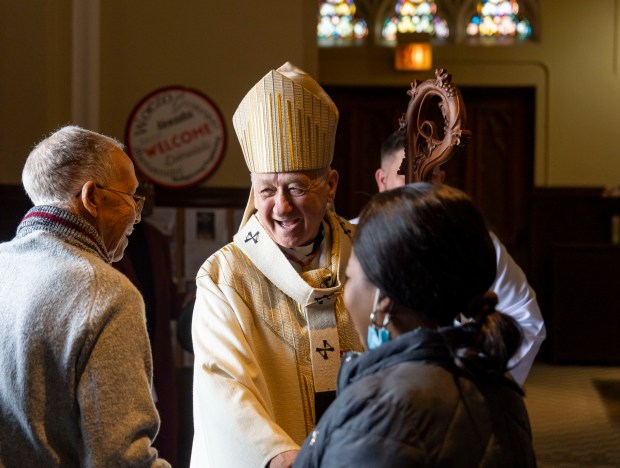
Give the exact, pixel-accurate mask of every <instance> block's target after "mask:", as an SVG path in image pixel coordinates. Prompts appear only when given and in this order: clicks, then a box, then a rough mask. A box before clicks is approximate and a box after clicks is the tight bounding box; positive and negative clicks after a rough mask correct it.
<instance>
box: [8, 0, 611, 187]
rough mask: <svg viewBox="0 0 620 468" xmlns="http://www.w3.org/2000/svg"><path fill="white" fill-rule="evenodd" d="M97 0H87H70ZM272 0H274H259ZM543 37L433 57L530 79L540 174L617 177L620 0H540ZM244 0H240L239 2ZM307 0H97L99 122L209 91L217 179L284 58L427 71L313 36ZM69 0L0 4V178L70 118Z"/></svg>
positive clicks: (235, 155)
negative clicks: (177, 89) (165, 90)
mask: <svg viewBox="0 0 620 468" xmlns="http://www.w3.org/2000/svg"><path fill="white" fill-rule="evenodd" d="M77 1H94V0H77ZM267 4H268V8H265V5H267ZM540 4H541V8H540V13H541V25H542V34H541V42H540V43H538V44H535V45H523V46H517V47H470V46H442V47H436V48H435V61H434V66H435V67H443V68H447V69H448V71H449V72H450V73H451V74H452V75H453V80H454V82H455V83H456V84H457V85H462V86H476V85H481V86H482V85H485V86H486V85H488V86H502V85H510V86H514V85H527V86H535V87H536V90H537V94H536V124H535V128H536V143H535V161H536V169H535V170H536V174H535V180H536V184H537V185H539V186H544V185H550V186H563V185H573V186H600V185H605V184H618V183H620V157H618V150H617V145H616V140H615V137H616V135H617V134H618V133H620V75H619V73H620V63H619V61H620V54H619V50H618V49H619V41H620V33H619V18H618V14H619V13H618V12H619V11H620V6H619V4H620V0H597V1H596V2H592V5H590V2H585V3H584V2H583V1H581V0H543V1H541V2H540ZM238 5H244V7H243V10H242V11H241V12H240V11H239V9H238ZM315 6H316V3H315V2H314V0H298V1H293V0H271V1H270V2H268V3H267V2H256V1H250V0H239V1H236V2H228V1H216V0H211V1H205V0H187V1H185V2H174V3H172V2H167V1H162V0H154V1H146V0H134V1H121V0H106V1H101V6H100V8H101V12H100V24H101V41H100V45H101V60H100V74H99V87H100V100H99V119H98V121H99V127H100V128H98V130H100V131H102V132H104V133H107V134H110V135H113V136H115V137H117V138H121V139H122V138H123V133H124V127H125V123H126V121H127V118H128V116H129V113H130V111H131V109H132V108H133V106H134V105H135V104H136V103H137V102H138V101H139V100H140V99H141V98H142V97H143V96H144V95H146V94H147V93H149V92H150V91H152V90H154V89H155V88H158V87H160V86H166V85H171V84H181V85H186V86H190V87H194V88H196V89H198V90H200V91H202V92H203V93H205V94H206V95H207V96H209V97H210V98H211V99H212V100H213V101H214V102H215V103H216V104H217V105H218V107H219V108H220V110H221V111H222V113H223V115H224V119H225V121H226V122H227V124H228V147H227V151H226V155H225V158H224V160H223V162H222V164H221V166H220V168H219V169H218V170H217V172H216V173H215V174H214V175H213V176H212V177H211V178H210V179H209V180H208V181H207V182H206V185H207V186H213V187H223V186H230V187H242V186H247V185H248V179H247V178H246V177H245V176H244V177H239V174H244V175H245V174H246V172H247V171H246V169H245V165H244V163H243V160H242V156H241V152H240V149H239V145H238V143H237V141H236V138H235V136H234V132H233V130H232V126H231V125H230V119H231V117H232V114H233V112H234V110H235V108H236V106H237V104H238V102H239V101H240V99H241V98H242V96H243V95H244V93H245V92H246V91H247V90H248V89H249V87H250V86H251V85H252V84H253V83H254V82H256V81H257V80H258V79H259V78H260V77H262V76H263V75H264V74H265V73H266V72H267V71H268V70H269V69H270V68H275V67H277V66H279V65H280V64H282V63H283V62H284V61H286V60H290V61H293V62H295V63H297V64H298V65H299V66H301V67H302V68H305V69H306V70H308V71H309V72H310V73H313V74H316V73H317V71H318V77H319V79H320V80H321V81H322V82H324V83H326V84H344V85H368V84H377V85H386V84H387V85H395V86H403V87H407V86H408V84H409V82H410V81H411V80H412V79H414V78H415V79H425V78H427V77H430V76H431V75H429V74H426V75H413V74H407V73H405V74H402V73H397V72H394V71H393V70H392V51H391V49H388V48H372V47H361V48H356V49H344V48H338V49H321V50H320V53H317V48H316V46H315V45H314V41H313V33H314V31H313V24H314V21H313V19H312V15H313V11H314V10H313V9H314V8H315ZM71 11H72V8H71V1H70V0H54V2H47V1H44V0H26V1H23V0H6V1H4V2H1V3H0V39H1V43H0V102H1V103H2V106H0V128H1V129H2V130H1V138H0V183H18V182H19V179H20V173H21V167H22V165H23V161H24V159H25V157H26V155H27V153H28V151H29V149H30V148H31V146H32V144H34V143H35V142H36V141H37V140H39V139H40V138H41V136H43V135H44V134H46V133H48V132H50V131H52V130H54V129H55V128H57V127H58V126H60V125H63V124H65V123H68V122H70V121H71Z"/></svg>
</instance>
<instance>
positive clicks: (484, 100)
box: [325, 86, 535, 272]
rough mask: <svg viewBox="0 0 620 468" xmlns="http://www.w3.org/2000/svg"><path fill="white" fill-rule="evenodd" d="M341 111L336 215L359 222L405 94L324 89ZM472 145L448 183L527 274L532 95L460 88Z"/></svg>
mask: <svg viewBox="0 0 620 468" xmlns="http://www.w3.org/2000/svg"><path fill="white" fill-rule="evenodd" d="M325 89H326V91H327V93H328V94H329V95H330V96H331V97H332V99H333V100H334V102H335V103H336V105H337V106H338V109H339V110H340V121H339V124H338V132H337V136H336V149H335V155H334V163H333V167H334V168H335V169H337V170H338V172H339V173H340V182H339V185H338V192H337V195H336V201H335V203H336V211H337V212H338V213H339V214H341V215H342V216H345V217H347V218H353V217H356V216H357V215H358V214H359V211H360V210H361V208H362V207H363V206H364V204H365V203H366V202H367V201H368V199H369V198H370V197H371V196H372V195H373V194H375V193H376V192H377V186H376V184H375V180H374V172H375V170H376V169H377V168H378V167H379V164H380V156H379V154H380V147H381V143H382V142H383V140H384V139H385V138H387V137H388V136H389V135H390V133H392V132H393V131H394V130H396V129H397V128H398V121H399V118H400V117H401V116H402V115H403V113H404V112H405V110H406V108H407V104H408V103H409V96H408V95H407V91H408V89H409V88H408V87H403V88H400V87H399V88H394V87H329V86H328V87H325ZM460 91H461V94H462V96H463V100H464V102H465V106H466V110H467V125H466V127H465V128H467V129H469V130H471V132H472V138H470V139H469V140H467V142H466V146H465V147H464V148H461V149H459V150H458V151H457V152H456V154H455V155H454V156H453V158H452V159H451V160H450V161H448V162H447V163H446V164H444V166H443V168H444V169H445V170H446V173H447V177H446V183H447V184H450V185H453V186H455V187H458V188H461V189H462V190H464V191H465V192H467V193H468V194H469V195H470V196H471V197H472V198H473V199H474V200H475V201H476V203H477V205H478V206H479V208H480V209H481V210H482V211H483V213H484V214H485V216H486V217H487V220H488V222H489V224H490V227H491V229H492V230H493V231H494V232H495V233H496V234H497V235H498V236H499V237H500V238H501V240H502V242H503V243H504V244H505V245H506V247H507V248H508V250H509V252H510V253H511V254H512V255H513V257H514V258H515V260H516V261H517V263H519V265H521V267H522V268H523V269H524V270H526V272H527V267H528V257H529V239H528V236H529V203H530V196H531V193H532V189H533V181H534V178H533V175H534V115H535V112H534V111H535V107H534V106H535V102H534V100H535V90H534V88H530V87H520V88H473V87H472V88H460Z"/></svg>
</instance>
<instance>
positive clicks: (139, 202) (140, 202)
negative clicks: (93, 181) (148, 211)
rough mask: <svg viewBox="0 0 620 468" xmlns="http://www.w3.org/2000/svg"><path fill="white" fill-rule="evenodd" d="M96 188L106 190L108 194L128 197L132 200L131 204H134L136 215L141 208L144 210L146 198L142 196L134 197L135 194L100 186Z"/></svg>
mask: <svg viewBox="0 0 620 468" xmlns="http://www.w3.org/2000/svg"><path fill="white" fill-rule="evenodd" d="M97 188H100V189H101V190H108V191H109V192H115V193H120V194H121V195H128V196H130V197H131V198H132V199H133V202H134V204H135V208H136V213H140V212H142V208H144V202H145V201H146V197H144V196H142V195H135V194H131V193H127V192H121V191H120V190H114V189H111V188H107V187H102V186H101V185H97Z"/></svg>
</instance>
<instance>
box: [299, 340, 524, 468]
mask: <svg viewBox="0 0 620 468" xmlns="http://www.w3.org/2000/svg"><path fill="white" fill-rule="evenodd" d="M294 466H295V467H310V466H321V467H345V466H346V467H365V466H367V467H401V466H402V467H410V466H433V467H437V466H444V467H474V466H480V467H500V466H501V467H506V466H514V467H531V466H536V460H535V456H534V450H533V447H532V436H531V430H530V424H529V419H528V416H527V411H526V409H525V405H524V404H523V399H522V397H521V395H520V394H519V393H518V391H517V389H516V384H514V383H513V382H512V381H509V380H508V379H505V380H504V379H501V380H494V381H482V380H476V381H473V380H471V379H470V378H468V377H466V376H465V375H464V374H462V373H461V372H460V371H459V370H458V368H457V367H456V366H455V365H454V363H453V361H452V358H451V356H450V353H449V351H448V349H447V348H446V346H445V344H444V341H443V339H442V338H441V336H440V335H439V333H438V332H436V331H434V330H430V329H417V330H414V331H412V332H409V333H406V334H404V335H402V336H400V337H398V338H397V339H395V340H392V341H390V342H388V343H385V344H383V345H382V346H381V347H380V348H378V349H376V350H373V351H370V352H367V353H363V354H353V353H348V354H347V355H346V357H345V359H344V361H343V363H342V366H341V369H340V374H339V377H338V398H337V399H336V401H335V402H334V403H332V405H331V406H330V408H329V409H328V411H327V412H326V413H325V415H324V416H323V417H322V418H321V420H320V421H319V424H318V425H317V427H316V428H315V430H314V431H313V432H312V433H311V434H310V436H309V437H308V438H307V439H306V441H305V442H304V444H303V447H302V449H301V452H300V453H299V455H298V457H297V459H296V461H295V465H294Z"/></svg>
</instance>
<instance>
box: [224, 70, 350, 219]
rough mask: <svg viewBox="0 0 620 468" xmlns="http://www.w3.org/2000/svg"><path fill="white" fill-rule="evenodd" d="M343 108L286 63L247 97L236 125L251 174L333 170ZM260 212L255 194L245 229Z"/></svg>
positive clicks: (247, 212) (234, 117)
mask: <svg viewBox="0 0 620 468" xmlns="http://www.w3.org/2000/svg"><path fill="white" fill-rule="evenodd" d="M337 126H338V108H337V107H336V104H334V101H332V100H331V98H330V97H329V96H328V95H327V93H326V92H325V91H324V90H323V88H321V86H320V85H319V84H318V83H317V82H316V81H315V80H314V78H312V77H311V76H310V75H308V74H307V73H306V72H304V71H303V70H300V69H299V68H297V67H296V66H295V65H293V64H292V63H290V62H286V63H285V64H284V65H282V66H281V67H280V68H278V69H277V70H271V71H270V72H269V73H267V74H266V75H265V76H264V77H263V78H262V79H261V80H260V81H259V82H258V83H256V84H255V85H254V87H253V88H252V89H251V90H250V91H249V92H248V93H247V94H246V95H245V97H244V98H243V100H242V101H241V103H240V104H239V107H237V110H236V111H235V113H234V115H233V127H234V128H235V133H236V134H237V138H238V139H239V143H240V144H241V150H242V151H243V157H244V158H245V163H246V164H247V166H248V169H249V170H250V172H253V173H265V172H297V171H307V170H312V169H323V168H327V167H329V166H330V164H331V162H332V158H333V156H334V144H335V142H336V127H337ZM255 211H256V209H255V207H254V190H253V189H251V190H250V197H249V200H248V204H247V206H246V208H245V212H244V214H243V219H242V221H241V226H243V225H244V224H245V223H246V222H247V221H248V219H249V218H250V217H251V216H252V214H253V213H254V212H255Z"/></svg>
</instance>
